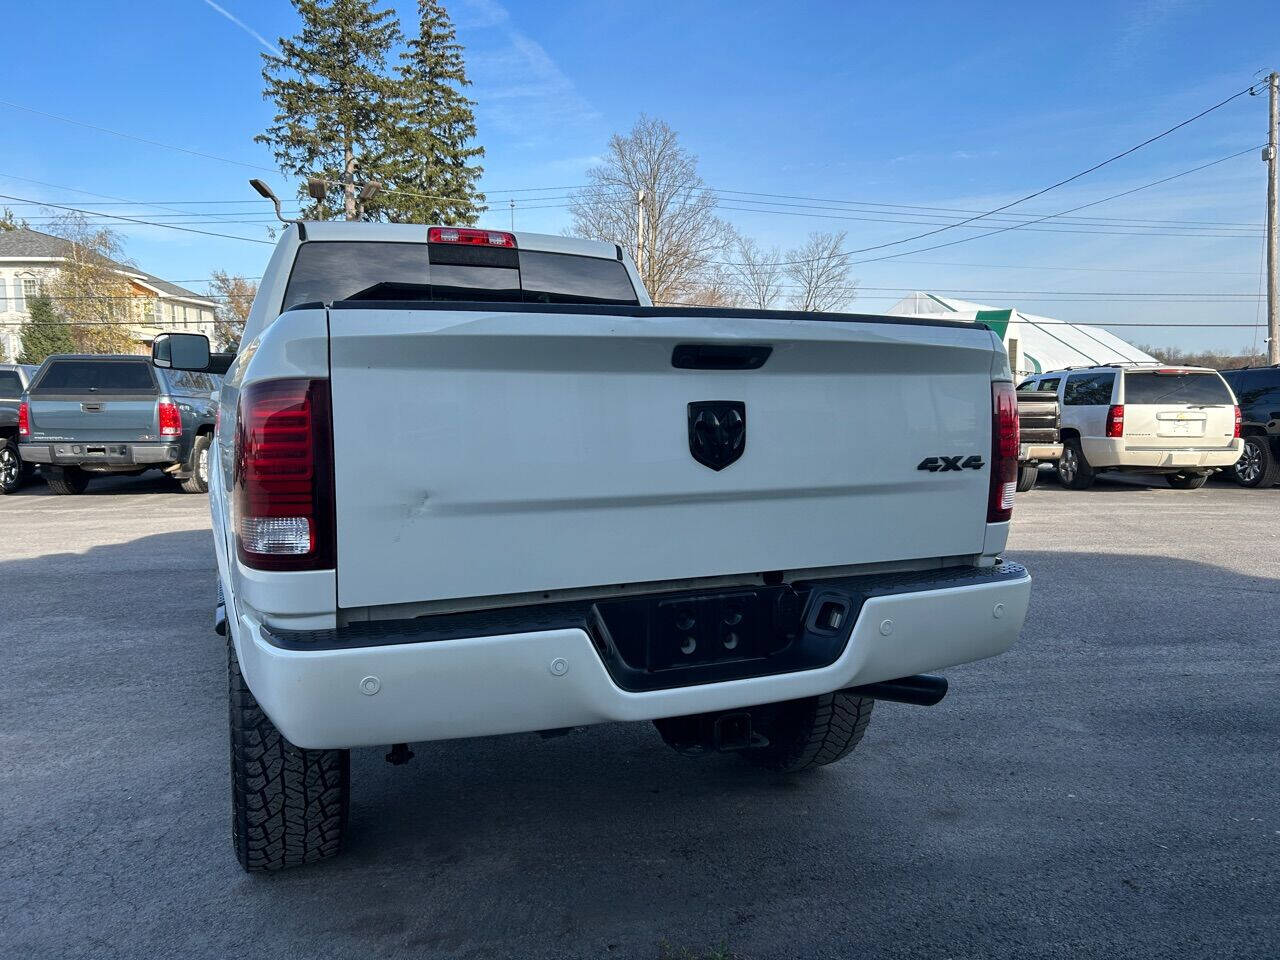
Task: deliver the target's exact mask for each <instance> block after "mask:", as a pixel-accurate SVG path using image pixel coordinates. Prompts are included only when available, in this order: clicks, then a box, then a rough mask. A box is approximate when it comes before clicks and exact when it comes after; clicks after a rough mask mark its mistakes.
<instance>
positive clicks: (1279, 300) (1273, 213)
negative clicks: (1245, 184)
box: [1262, 70, 1280, 363]
mask: <svg viewBox="0 0 1280 960" xmlns="http://www.w3.org/2000/svg"><path fill="white" fill-rule="evenodd" d="M1267 86H1268V87H1269V88H1270V91H1271V98H1270V99H1271V109H1270V125H1269V127H1268V128H1267V131H1268V132H1267V149H1266V150H1264V151H1263V153H1262V157H1263V159H1264V160H1266V161H1267V363H1280V289H1277V287H1280V251H1277V249H1276V243H1277V241H1276V232H1277V230H1280V224H1277V221H1278V220H1280V159H1277V157H1276V152H1277V150H1278V149H1280V143H1277V141H1280V73H1277V72H1276V71H1274V70H1273V71H1272V72H1271V75H1270V76H1269V77H1267Z"/></svg>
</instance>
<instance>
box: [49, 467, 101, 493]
mask: <svg viewBox="0 0 1280 960" xmlns="http://www.w3.org/2000/svg"><path fill="white" fill-rule="evenodd" d="M40 472H41V473H43V474H44V479H45V482H46V483H48V484H49V489H50V490H52V491H53V492H54V493H56V494H58V495H59V496H64V497H65V496H70V495H72V494H79V493H84V492H85V490H87V489H88V488H89V474H87V473H85V472H84V471H83V470H81V469H80V468H79V467H48V466H46V467H41V468H40Z"/></svg>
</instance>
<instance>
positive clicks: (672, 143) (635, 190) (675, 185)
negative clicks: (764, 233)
mask: <svg viewBox="0 0 1280 960" xmlns="http://www.w3.org/2000/svg"><path fill="white" fill-rule="evenodd" d="M587 179H588V181H590V182H589V183H588V185H587V186H586V187H584V188H583V189H581V190H579V191H577V192H576V193H575V194H574V195H573V197H572V202H571V204H570V211H571V212H572V214H573V232H574V233H575V234H577V235H579V236H584V237H592V238H595V239H598V240H607V241H610V242H612V243H617V244H621V245H622V246H623V247H624V248H626V249H628V250H630V251H631V254H632V256H633V257H635V258H636V262H637V263H638V264H640V267H641V269H640V275H641V279H642V280H644V284H645V286H646V287H647V288H648V290H649V294H650V295H651V296H652V297H653V299H654V300H655V301H657V302H676V301H683V300H687V299H688V297H689V296H690V295H691V294H692V292H693V291H694V290H696V289H697V288H698V287H699V285H700V281H701V280H702V274H703V273H704V272H705V271H706V269H707V268H708V266H710V264H711V261H712V260H713V259H714V258H715V257H716V256H717V254H719V253H721V252H723V251H724V250H725V249H726V248H727V247H728V246H729V244H730V243H731V242H732V241H733V230H732V229H731V228H730V227H729V225H728V224H727V223H725V222H724V221H723V220H721V219H720V218H719V217H717V216H716V213H715V211H716V197H715V194H714V193H712V192H711V190H709V189H708V188H707V185H706V183H704V182H703V180H702V177H700V176H699V175H698V159H697V157H695V156H694V155H693V154H691V153H689V151H688V150H686V149H685V148H684V147H682V146H680V143H679V138H678V136H677V134H676V132H675V131H674V130H672V129H671V127H669V126H668V125H667V124H666V123H664V122H663V121H661V120H656V119H652V118H650V117H646V116H644V115H641V117H640V119H639V120H637V121H636V124H635V126H634V127H632V128H631V132H630V133H628V134H627V135H626V136H623V135H621V134H614V135H613V136H612V137H611V138H610V139H609V151H608V155H607V156H606V158H605V161H604V163H602V164H601V165H600V166H598V167H594V168H592V169H591V170H588V171H587ZM641 192H643V195H644V201H643V206H644V219H645V224H644V226H645V230H644V252H643V257H641V256H640V255H639V251H638V250H637V230H638V218H639V213H638V202H637V198H638V197H639V195H640V194H641Z"/></svg>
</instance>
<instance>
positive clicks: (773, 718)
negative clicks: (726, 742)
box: [743, 690, 875, 773]
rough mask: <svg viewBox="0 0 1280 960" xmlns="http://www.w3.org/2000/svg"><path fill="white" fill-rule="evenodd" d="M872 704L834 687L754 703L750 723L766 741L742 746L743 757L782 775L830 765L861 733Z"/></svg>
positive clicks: (860, 737)
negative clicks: (803, 695) (749, 747)
mask: <svg viewBox="0 0 1280 960" xmlns="http://www.w3.org/2000/svg"><path fill="white" fill-rule="evenodd" d="M873 706H875V701H874V700H872V699H871V698H870V697H857V696H854V695H853V694H851V693H845V692H844V691H842V690H837V691H836V692H835V693H827V694H823V695H822V696H820V697H806V698H805V699H803V700H788V701H786V702H785V703H772V704H769V705H768V706H765V707H756V708H755V709H753V710H752V711H751V712H752V721H753V724H754V725H755V726H756V727H757V729H758V730H759V732H760V733H761V734H763V735H764V736H765V737H767V738H768V739H769V745H768V746H767V747H758V748H756V749H754V750H747V751H745V752H744V753H743V756H745V757H746V758H747V759H748V760H750V761H751V762H752V763H753V764H755V765H756V766H759V767H764V768H766V769H768V770H778V771H781V772H783V773H796V772H798V771H800V770H808V769H810V768H812V767H821V766H824V765H825V764H828V763H835V762H836V761H837V760H839V759H841V758H843V757H845V756H846V755H847V754H848V753H849V752H850V751H851V750H853V748H854V747H856V746H857V745H858V742H859V741H860V740H861V739H862V735H863V734H864V733H866V732H867V724H869V723H870V722H871V708H872V707H873Z"/></svg>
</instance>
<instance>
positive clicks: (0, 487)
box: [0, 363, 36, 495]
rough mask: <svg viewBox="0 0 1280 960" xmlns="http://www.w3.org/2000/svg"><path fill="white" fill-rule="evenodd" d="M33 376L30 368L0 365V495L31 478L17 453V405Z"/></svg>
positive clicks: (27, 465)
mask: <svg viewBox="0 0 1280 960" xmlns="http://www.w3.org/2000/svg"><path fill="white" fill-rule="evenodd" d="M35 372H36V368H35V367H33V366H31V365H30V364H26V363H0V495H2V494H6V493H13V492H14V491H15V490H17V489H18V487H20V486H22V481H23V480H25V479H27V478H28V477H29V476H31V472H32V468H31V465H30V464H26V463H23V462H22V455H21V453H20V452H19V450H18V405H19V403H21V401H22V394H23V393H24V392H25V391H26V389H27V384H29V383H30V382H31V378H32V377H33V376H35Z"/></svg>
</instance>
